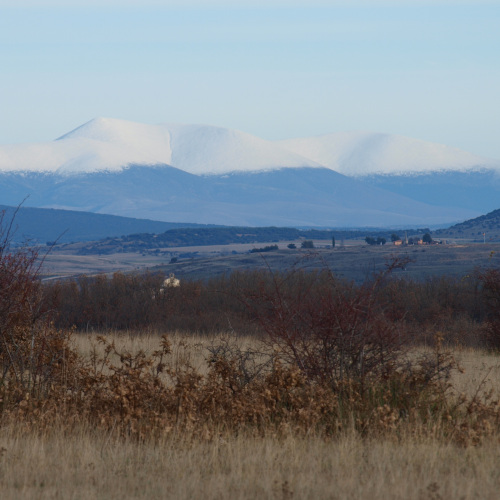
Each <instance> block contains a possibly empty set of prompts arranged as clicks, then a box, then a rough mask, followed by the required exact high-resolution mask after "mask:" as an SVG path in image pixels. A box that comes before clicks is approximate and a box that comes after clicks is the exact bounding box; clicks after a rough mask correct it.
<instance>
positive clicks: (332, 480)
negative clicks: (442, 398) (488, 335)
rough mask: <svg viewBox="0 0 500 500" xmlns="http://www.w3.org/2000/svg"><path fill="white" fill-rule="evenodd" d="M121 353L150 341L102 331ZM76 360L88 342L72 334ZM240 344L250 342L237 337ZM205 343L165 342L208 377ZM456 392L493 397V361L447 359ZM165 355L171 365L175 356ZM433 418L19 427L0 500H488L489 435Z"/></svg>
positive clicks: (1, 445)
mask: <svg viewBox="0 0 500 500" xmlns="http://www.w3.org/2000/svg"><path fill="white" fill-rule="evenodd" d="M107 340H108V341H111V342H112V341H114V342H115V344H116V346H117V347H119V349H120V350H123V349H126V350H128V351H130V352H131V353H134V354H135V353H138V352H139V351H140V350H144V351H146V352H148V353H152V352H154V351H155V350H157V349H158V348H159V342H160V340H159V338H158V337H157V336H155V335H145V336H137V335H123V334H115V335H110V336H109V337H108V339H107ZM73 342H74V345H75V346H76V347H77V350H78V352H80V353H82V354H83V355H85V356H88V355H89V353H91V352H92V345H93V344H94V343H95V337H90V336H81V335H79V336H75V337H74V339H73ZM239 342H241V344H242V345H246V346H252V345H254V343H255V340H254V339H240V340H239ZM211 343H213V339H207V338H206V337H196V336H183V335H181V334H176V335H173V336H172V358H173V360H174V364H177V365H178V366H181V365H182V364H183V363H185V362H186V360H188V361H189V362H190V363H192V364H193V365H195V366H199V367H200V370H201V371H202V372H204V373H208V371H209V368H203V366H206V365H207V364H208V363H207V361H206V360H207V359H209V358H210V354H211V353H210V351H209V350H208V348H209V347H210V345H212V344H211ZM455 354H456V355H457V357H458V358H459V359H460V362H461V364H462V366H464V368H465V372H464V373H463V374H460V373H458V372H455V373H454V374H453V376H452V383H453V386H454V388H455V391H456V392H457V393H460V392H465V393H466V394H467V396H468V397H469V398H472V397H474V396H475V395H476V393H478V392H481V393H482V390H483V387H484V388H485V389H488V388H491V389H492V390H493V391H494V392H496V394H498V393H499V390H500V384H499V383H498V380H499V378H498V376H497V375H498V372H499V371H500V358H498V357H497V356H493V355H490V354H487V353H485V352H481V351H476V350H471V349H468V350H460V351H457V352H456V353H455ZM175 360H177V361H175ZM445 425H446V423H445V424H442V425H441V424H440V423H439V420H433V421H429V422H427V423H425V422H423V421H414V422H412V423H410V422H402V423H401V425H399V426H398V427H397V428H395V430H394V432H380V433H374V434H373V435H371V437H366V436H365V437H363V435H362V434H361V433H360V432H359V431H356V430H355V425H354V423H353V426H351V427H346V428H344V430H342V431H340V432H339V433H337V434H336V435H334V436H331V437H328V436H325V435H324V434H321V433H320V434H318V433H315V432H312V433H310V434H307V433H306V434H304V433H303V432H298V433H297V432H296V431H295V430H294V428H293V425H289V424H287V423H286V422H285V423H284V425H282V426H278V427H276V426H272V425H271V426H268V427H267V428H266V429H264V430H263V431H262V432H258V433H255V432H254V431H252V429H251V428H248V427H244V426H243V427H241V429H240V430H239V431H238V430H237V428H233V429H227V428H225V429H224V428H223V427H219V430H217V428H218V426H217V423H214V425H212V427H210V428H209V427H206V429H205V432H199V430H196V429H195V430H194V431H193V430H189V429H188V428H187V426H184V425H180V426H178V427H176V428H174V429H173V430H172V431H171V432H168V433H164V434H163V435H161V436H160V437H158V436H157V437H156V438H153V437H150V438H148V437H145V438H144V439H140V440H138V439H137V438H136V436H130V437H128V438H127V437H126V436H125V437H124V436H123V434H122V433H120V432H119V430H118V429H117V428H116V427H113V426H111V427H109V428H108V429H103V428H101V429H97V428H95V427H94V426H92V425H89V424H85V423H83V424H78V425H74V426H68V425H67V422H58V421H57V418H55V420H54V421H53V422H52V425H51V426H48V427H47V426H45V427H43V429H40V428H37V426H36V425H33V424H30V425H28V424H23V422H22V421H20V420H15V421H13V420H10V421H9V422H4V425H2V426H1V427H0V488H1V491H2V499H18V498H27V499H31V498H33V499H34V498H40V499H42V498H75V499H90V498H92V499H94V498H102V499H115V498H148V499H150V498H176V499H184V498H186V499H187V498H210V499H211V498H213V499H226V498H227V499H246V498H263V499H267V498H269V499H292V498H311V499H312V498H333V499H337V498H338V499H341V498H354V499H390V498H407V499H419V500H420V499H434V500H438V499H444V498H463V499H464V500H468V499H476V498H477V499H479V498H481V499H489V498H491V499H493V498H497V497H498V491H499V488H500V472H499V470H498V467H497V464H498V462H499V460H500V446H499V441H500V432H499V430H498V428H496V429H491V432H489V434H488V436H487V437H488V438H487V439H482V440H479V441H476V443H475V445H474V442H473V441H472V440H469V441H466V440H465V441H460V440H458V441H457V440H456V439H453V438H452V437H451V436H450V435H449V434H447V432H446V429H445Z"/></svg>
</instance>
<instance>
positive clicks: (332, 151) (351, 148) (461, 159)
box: [279, 132, 500, 177]
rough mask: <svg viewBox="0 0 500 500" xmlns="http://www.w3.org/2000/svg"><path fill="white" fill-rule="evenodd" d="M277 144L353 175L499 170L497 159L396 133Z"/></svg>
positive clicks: (351, 134) (339, 135)
mask: <svg viewBox="0 0 500 500" xmlns="http://www.w3.org/2000/svg"><path fill="white" fill-rule="evenodd" d="M279 144H280V145H281V146H283V147H285V148H287V149H289V150H290V151H293V152H295V153H298V154H301V155H304V156H307V157H308V158H311V159H312V160H314V161H317V162H318V163H321V164H322V165H324V166H326V167H328V168H331V169H332V170H335V171H337V172H340V173H342V174H344V175H348V176H354V177H361V176H366V175H375V174H418V173H426V172H435V171H446V170H454V171H467V170H470V169H480V168H493V169H499V170H500V161H497V160H491V159H488V158H483V157H480V156H475V155H473V154H470V153H467V152H465V151H461V150H459V149H456V148H451V147H448V146H445V145H443V144H437V143H432V142H426V141H422V140H419V139H412V138H409V137H403V136H398V135H389V134H381V133H370V132H339V133H333V134H328V135H322V136H318V137H309V138H300V139H288V140H284V141H279Z"/></svg>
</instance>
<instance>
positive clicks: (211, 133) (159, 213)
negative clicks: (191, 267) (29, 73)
mask: <svg viewBox="0 0 500 500" xmlns="http://www.w3.org/2000/svg"><path fill="white" fill-rule="evenodd" d="M26 196H29V198H28V200H27V202H26V205H27V206H33V207H45V208H65V209H72V210H85V211H90V212H96V213H107V214H113V215H123V216H130V217H141V218H148V219H154V220H160V221H169V222H192V223H206V224H226V225H250V226H252V225H254V226H256V225H286V226H324V227H360V226H378V227H380V226H409V225H421V226H423V225H425V226H430V225H443V224H447V223H452V222H456V221H460V220H464V219H467V218H471V217H475V216H478V215H481V214H482V213H486V212H488V211H491V210H494V209H496V208H498V207H499V205H500V161H497V160H491V159H487V158H482V157H478V156H474V155H472V154H470V153H467V152H464V151H460V150H457V149H454V148H450V147H447V146H444V145H440V144H434V143H429V142H424V141H419V140H416V139H410V138H406V137H400V136H394V135H387V134H376V133H359V132H355V133H336V134H329V135H325V136H321V137H314V138H305V139H291V140H286V141H278V142H271V141H267V140H264V139H260V138H258V137H255V136H252V135H250V134H246V133H244V132H239V131H235V130H229V129H224V128H218V127H212V126H203V125H177V124H173V125H145V124H139V123H133V122H127V121H122V120H114V119H104V118H98V119H95V120H92V121H90V122H88V123H86V124H84V125H82V126H81V127H79V128H77V129H75V130H73V131H71V132H69V133H67V134H65V135H63V136H62V137H60V138H59V139H57V140H55V141H52V142H48V143H38V144H16V145H6V146H0V201H1V202H2V203H3V204H8V205H17V204H18V203H19V202H20V201H21V200H23V199H24V198H25V197H26Z"/></svg>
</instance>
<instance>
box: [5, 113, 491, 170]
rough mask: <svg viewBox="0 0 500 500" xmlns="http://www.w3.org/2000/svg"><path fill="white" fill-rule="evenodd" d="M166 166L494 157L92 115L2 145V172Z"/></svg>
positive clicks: (421, 164) (417, 164) (368, 136)
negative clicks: (29, 140) (61, 130)
mask: <svg viewBox="0 0 500 500" xmlns="http://www.w3.org/2000/svg"><path fill="white" fill-rule="evenodd" d="M131 165H144V166H154V165H171V166H173V167H175V168H178V169H180V170H184V171H185V172H188V173H191V174H196V175H209V174H224V173H230V172H256V171H265V170H275V169H279V168H283V167H288V168H289V167H326V168H330V169H332V170H335V171H337V172H339V173H342V174H345V175H348V176H366V175H372V174H399V173H424V172H433V171H443V170H454V171H466V170H470V169H480V168H493V169H496V170H498V172H500V162H499V161H494V160H489V159H486V158H481V157H478V156H474V155H472V154H470V153H466V152H464V151H460V150H458V149H454V148H450V147H447V146H443V145H441V144H435V143H430V142H424V141H420V140H417V139H410V138H407V137H401V136H396V135H388V134H376V133H367V132H345V133H334V134H329V135H324V136H320V137H312V138H303V139H290V140H285V141H276V142H271V141H267V140H264V139H261V138H258V137H255V136H253V135H250V134H247V133H244V132H240V131H238V130H231V129H226V128H221V127H214V126H208V125H181V124H161V125H146V124H142V123H135V122H131V121H125V120H117V119H112V118H95V119H93V120H91V121H89V122H87V123H85V124H83V125H81V126H80V127H78V128H76V129H74V130H72V131H71V132H68V133H67V134H65V135H63V136H61V137H59V138H58V139H56V140H55V141H52V142H47V143H37V144H16V145H7V146H0V172H2V171H3V172H15V171H36V172H57V173H59V174H64V175H73V174H79V173H89V172H98V171H121V170H123V169H124V168H127V167H128V166H131Z"/></svg>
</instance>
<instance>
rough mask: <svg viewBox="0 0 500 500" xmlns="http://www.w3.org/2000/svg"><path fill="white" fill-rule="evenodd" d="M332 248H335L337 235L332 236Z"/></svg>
mask: <svg viewBox="0 0 500 500" xmlns="http://www.w3.org/2000/svg"><path fill="white" fill-rule="evenodd" d="M332 248H335V236H332Z"/></svg>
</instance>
